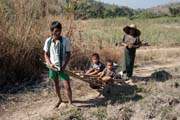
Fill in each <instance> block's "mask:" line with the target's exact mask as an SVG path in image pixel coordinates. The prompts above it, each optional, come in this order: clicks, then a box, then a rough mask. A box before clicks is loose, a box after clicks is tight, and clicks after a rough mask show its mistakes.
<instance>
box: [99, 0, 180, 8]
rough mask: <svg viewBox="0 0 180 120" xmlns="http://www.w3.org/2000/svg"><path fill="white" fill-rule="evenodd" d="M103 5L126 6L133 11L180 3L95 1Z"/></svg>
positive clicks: (141, 0) (121, 0)
mask: <svg viewBox="0 0 180 120" xmlns="http://www.w3.org/2000/svg"><path fill="white" fill-rule="evenodd" d="M96 1H100V2H104V3H110V4H117V5H119V6H128V7H131V8H134V9H138V8H141V9H142V8H151V7H156V6H158V5H164V4H168V3H173V2H180V0H96Z"/></svg>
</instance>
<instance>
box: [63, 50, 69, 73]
mask: <svg viewBox="0 0 180 120" xmlns="http://www.w3.org/2000/svg"><path fill="white" fill-rule="evenodd" d="M70 58H71V52H66V59H65V63H64V65H63V66H62V70H65V68H66V66H67V64H68V63H69V61H70Z"/></svg>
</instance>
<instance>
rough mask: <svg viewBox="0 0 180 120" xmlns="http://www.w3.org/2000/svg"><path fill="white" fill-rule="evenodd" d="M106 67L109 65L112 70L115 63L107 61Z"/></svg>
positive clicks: (108, 67)
mask: <svg viewBox="0 0 180 120" xmlns="http://www.w3.org/2000/svg"><path fill="white" fill-rule="evenodd" d="M106 67H107V69H108V70H112V68H113V64H112V63H109V62H107V63H106Z"/></svg>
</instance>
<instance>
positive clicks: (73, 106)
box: [68, 103, 76, 108]
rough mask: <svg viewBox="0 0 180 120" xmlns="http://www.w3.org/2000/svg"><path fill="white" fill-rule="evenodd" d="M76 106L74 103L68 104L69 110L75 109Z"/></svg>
mask: <svg viewBox="0 0 180 120" xmlns="http://www.w3.org/2000/svg"><path fill="white" fill-rule="evenodd" d="M75 107H76V106H75V105H73V104H72V103H68V108H75Z"/></svg>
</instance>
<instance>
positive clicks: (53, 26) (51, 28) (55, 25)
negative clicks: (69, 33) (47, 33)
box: [50, 21, 62, 32]
mask: <svg viewBox="0 0 180 120" xmlns="http://www.w3.org/2000/svg"><path fill="white" fill-rule="evenodd" d="M55 28H57V29H60V30H62V25H61V23H60V22H58V21H53V22H52V23H51V25H50V30H51V32H52V31H53V30H54V29H55Z"/></svg>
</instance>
